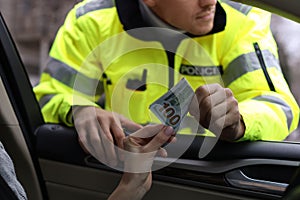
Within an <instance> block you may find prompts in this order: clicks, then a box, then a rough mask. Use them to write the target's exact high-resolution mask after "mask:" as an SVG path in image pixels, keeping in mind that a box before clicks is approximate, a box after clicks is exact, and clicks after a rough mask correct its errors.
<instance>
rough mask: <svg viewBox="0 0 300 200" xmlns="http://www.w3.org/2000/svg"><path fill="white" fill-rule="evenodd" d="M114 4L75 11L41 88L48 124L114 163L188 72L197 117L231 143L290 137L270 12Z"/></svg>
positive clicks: (292, 121) (98, 1) (294, 110)
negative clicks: (127, 135)
mask: <svg viewBox="0 0 300 200" xmlns="http://www.w3.org/2000/svg"><path fill="white" fill-rule="evenodd" d="M114 2H115V5H114V3H113V2H112V1H111V0H89V1H83V2H81V3H79V4H78V5H76V6H75V7H74V8H73V9H72V10H71V11H70V12H69V14H68V16H67V18H66V21H65V23H64V25H63V26H62V27H61V28H60V30H59V31H58V33H57V36H56V39H55V41H54V44H53V46H52V49H51V51H50V62H49V63H48V65H47V68H46V69H45V71H44V73H43V74H42V75H41V80H40V83H39V84H38V85H37V86H36V87H35V88H34V91H35V93H36V96H37V98H38V100H39V103H40V105H41V108H42V113H43V116H44V118H45V121H47V122H52V123H64V124H66V125H68V126H74V125H75V127H76V129H77V131H78V135H79V140H80V142H81V144H82V146H83V147H84V148H85V149H86V150H87V151H89V152H90V153H92V154H93V155H94V156H95V157H96V158H98V159H99V160H101V161H102V162H104V163H108V164H110V165H116V163H117V153H116V150H115V146H114V143H116V144H117V145H118V146H119V147H120V148H123V139H124V131H123V130H124V129H127V130H129V131H136V130H138V129H140V128H141V127H142V125H141V124H147V123H151V122H152V119H153V118H152V116H151V114H149V112H148V107H149V105H150V104H151V103H152V102H153V101H154V100H155V99H157V98H158V97H159V96H161V95H162V94H163V93H165V92H166V91H167V90H168V89H169V88H171V87H172V86H173V85H174V84H176V83H177V82H178V81H179V80H180V79H181V78H182V77H185V78H186V79H187V80H188V81H189V83H190V84H191V86H192V87H193V89H194V90H195V98H194V101H193V103H192V104H191V107H190V114H191V115H192V116H195V118H196V119H197V120H198V121H199V124H200V125H202V126H203V127H204V128H206V129H207V130H210V131H212V132H214V131H215V130H220V138H221V139H223V140H227V141H244V140H251V141H254V140H283V139H284V138H285V137H286V136H287V135H288V134H289V133H290V132H292V131H293V130H294V129H295V128H296V127H297V125H298V117H299V108H298V106H297V103H296V101H295V99H294V97H293V96H292V94H291V92H290V90H289V87H288V85H287V83H286V82H285V79H284V77H283V75H282V72H281V70H280V66H279V62H278V55H277V46H276V43H275V41H274V39H273V37H272V34H271V31H270V27H269V25H270V13H268V12H266V11H263V10H260V9H258V8H255V7H251V6H245V5H242V4H239V3H235V2H231V1H217V0H188V1H184V0H132V1H127V0H115V1H114ZM145 70H146V71H147V77H146V79H142V78H141V77H142V76H143V72H144V71H145ZM207 72H209V73H207ZM98 83H100V84H99V85H98ZM103 92H104V93H105V105H104V108H101V107H100V106H99V105H98V104H97V103H96V102H97V101H98V99H99V98H100V97H101V95H102V94H103ZM72 108H73V110H72ZM107 141H109V142H107Z"/></svg>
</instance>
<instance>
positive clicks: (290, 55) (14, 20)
mask: <svg viewBox="0 0 300 200" xmlns="http://www.w3.org/2000/svg"><path fill="white" fill-rule="evenodd" d="M80 1H81V0H59V1H58V0H0V11H1V13H2V15H3V16H4V18H5V20H6V23H7V25H8V27H9V30H10V32H11V34H12V36H13V38H14V40H15V42H16V45H17V48H18V50H19V52H20V54H21V57H22V60H23V62H24V65H25V67H26V70H27V72H28V73H29V77H30V80H31V83H32V85H35V84H36V83H37V82H38V80H39V76H40V74H41V72H42V70H43V69H44V67H45V64H46V62H47V59H48V52H49V49H50V48H51V44H52V42H53V39H54V37H55V34H56V32H57V30H58V28H59V27H60V25H61V24H62V23H63V22H64V18H65V16H66V14H67V12H68V11H69V10H70V9H71V8H72V7H73V6H74V5H75V4H76V3H78V2H80ZM271 28H272V31H273V34H274V37H275V39H276V41H277V43H278V51H279V55H280V62H281V67H282V71H283V73H284V75H285V77H286V80H287V82H288V83H289V85H290V88H291V90H292V93H293V94H294V96H295V98H296V100H297V102H298V105H300V78H299V77H300V55H299V52H300V37H299V36H300V24H299V23H296V22H293V21H290V20H288V19H285V18H283V17H280V16H277V15H273V17H272V23H271ZM287 140H289V141H300V128H298V129H297V130H296V131H295V132H294V133H293V134H291V135H290V136H289V137H288V138H287Z"/></svg>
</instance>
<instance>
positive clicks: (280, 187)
mask: <svg viewBox="0 0 300 200" xmlns="http://www.w3.org/2000/svg"><path fill="white" fill-rule="evenodd" d="M225 179H226V180H227V181H228V183H229V184H230V185H231V186H233V187H236V188H241V189H247V190H254V191H260V192H268V193H273V194H283V192H284V191H285V190H286V188H287V186H288V184H286V183H278V182H273V181H266V180H259V179H253V178H250V177H248V176H247V175H245V174H244V173H243V172H242V171H241V170H239V169H238V170H234V171H230V172H228V173H226V174H225Z"/></svg>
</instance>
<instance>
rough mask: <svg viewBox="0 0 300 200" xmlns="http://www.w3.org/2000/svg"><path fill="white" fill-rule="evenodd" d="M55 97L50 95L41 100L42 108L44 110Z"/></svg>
mask: <svg viewBox="0 0 300 200" xmlns="http://www.w3.org/2000/svg"><path fill="white" fill-rule="evenodd" d="M54 96H55V95H54V94H49V95H45V96H43V97H42V98H41V99H40V100H39V105H40V108H43V107H44V106H45V105H46V104H47V103H48V102H49V101H50V100H51V99H52V98H53V97H54Z"/></svg>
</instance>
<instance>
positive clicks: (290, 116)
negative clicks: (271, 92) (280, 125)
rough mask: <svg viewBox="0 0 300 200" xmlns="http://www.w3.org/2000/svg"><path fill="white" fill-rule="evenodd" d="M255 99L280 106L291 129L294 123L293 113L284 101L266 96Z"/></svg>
mask: <svg viewBox="0 0 300 200" xmlns="http://www.w3.org/2000/svg"><path fill="white" fill-rule="evenodd" d="M254 99H255V100H258V101H266V102H270V103H275V104H278V105H280V106H281V108H282V110H283V112H284V113H285V116H286V123H287V126H288V128H289V129H290V127H291V124H292V121H293V112H292V110H291V108H290V106H289V105H288V104H287V103H286V102H284V101H283V100H281V99H279V98H277V97H274V96H266V95H262V96H258V97H255V98H254Z"/></svg>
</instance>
